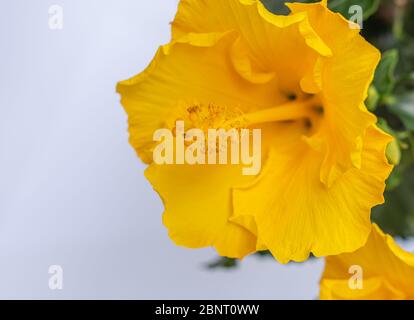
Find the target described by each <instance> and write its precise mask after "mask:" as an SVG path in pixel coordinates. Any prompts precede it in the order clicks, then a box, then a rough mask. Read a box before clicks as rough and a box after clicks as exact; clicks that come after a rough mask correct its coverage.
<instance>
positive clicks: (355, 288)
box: [320, 225, 414, 300]
mask: <svg viewBox="0 0 414 320" xmlns="http://www.w3.org/2000/svg"><path fill="white" fill-rule="evenodd" d="M356 272H359V273H360V274H359V275H357V274H356ZM350 273H351V274H353V276H352V275H351V274H350ZM351 276H352V277H351ZM357 278H358V279H357ZM356 281H360V285H358V284H357V283H356ZM320 297H321V299H347V300H351V299H361V300H368V299H375V300H389V299H398V300H401V299H410V300H412V299H414V254H412V253H409V252H406V251H404V250H403V249H401V248H400V247H399V246H398V245H397V244H396V243H395V241H394V240H393V239H392V237H391V236H389V235H385V234H384V233H383V232H382V231H381V229H380V228H379V227H378V226H377V225H374V227H373V228H372V233H371V235H370V237H369V239H368V242H367V244H366V245H365V246H364V247H362V248H361V249H359V250H357V251H355V252H354V253H344V254H341V255H338V256H332V257H327V258H326V265H325V272H324V274H323V277H322V280H321V294H320Z"/></svg>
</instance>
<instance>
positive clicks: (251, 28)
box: [172, 0, 332, 91]
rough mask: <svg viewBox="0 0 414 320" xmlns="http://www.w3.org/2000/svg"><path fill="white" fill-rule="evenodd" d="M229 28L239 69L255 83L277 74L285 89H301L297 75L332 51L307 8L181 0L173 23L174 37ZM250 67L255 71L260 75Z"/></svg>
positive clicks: (251, 1) (248, 1) (223, 0)
mask: <svg viewBox="0 0 414 320" xmlns="http://www.w3.org/2000/svg"><path fill="white" fill-rule="evenodd" d="M206 13H208V14H206ZM229 30H233V31H235V32H237V33H238V34H239V35H240V41H239V43H238V46H237V48H235V52H236V53H237V51H239V52H238V54H237V55H233V56H235V57H234V59H235V60H236V69H237V70H238V71H240V74H241V75H242V76H243V77H244V78H246V79H248V80H252V81H253V82H256V83H257V82H265V81H266V80H267V79H269V78H273V77H275V75H276V77H277V76H279V87H280V89H281V90H285V91H287V90H292V88H293V89H297V90H299V87H298V83H299V80H300V78H302V77H303V76H304V73H306V72H308V69H309V68H312V65H313V64H314V63H315V61H316V59H317V56H318V55H322V56H330V55H331V54H332V52H331V50H330V48H329V47H328V46H327V45H326V44H325V43H324V42H323V41H322V39H321V38H320V37H319V36H318V34H317V33H316V32H315V31H314V30H313V28H312V26H311V24H310V23H309V21H308V17H307V14H306V13H299V14H295V15H290V16H278V15H274V14H272V13H270V12H269V11H268V10H267V9H266V8H265V7H264V6H263V4H262V3H261V2H260V1H258V0H257V1H256V0H244V1H243V0H210V1H198V0H182V1H180V4H179V8H178V12H177V15H176V17H175V19H174V22H173V23H172V33H173V39H179V38H181V37H183V36H185V34H187V33H206V32H226V31H229ZM240 47H241V50H239V49H240ZM310 48H311V49H310ZM276 57H277V58H276ZM292 61H294V63H292ZM237 67H239V68H237ZM251 70H252V71H254V70H257V71H258V73H259V77H258V76H254V72H251ZM251 73H253V76H249V75H250V74H251ZM262 74H264V75H265V76H262Z"/></svg>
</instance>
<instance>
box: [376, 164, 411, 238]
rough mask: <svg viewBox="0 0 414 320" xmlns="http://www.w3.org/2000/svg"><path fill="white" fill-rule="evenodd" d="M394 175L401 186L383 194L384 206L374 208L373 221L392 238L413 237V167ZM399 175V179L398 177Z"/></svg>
mask: <svg viewBox="0 0 414 320" xmlns="http://www.w3.org/2000/svg"><path fill="white" fill-rule="evenodd" d="M399 168H400V166H399V167H396V169H397V171H396V173H395V175H396V178H397V179H399V178H401V176H403V179H401V184H400V185H399V186H398V187H397V188H395V189H393V190H391V191H389V192H387V193H386V194H385V204H384V205H383V206H381V207H376V208H375V209H374V211H373V219H374V221H375V222H377V223H378V224H379V225H380V227H381V228H382V229H383V230H384V231H385V232H387V233H390V234H392V235H394V236H400V237H410V236H414V197H413V195H414V167H412V166H411V167H410V168H409V169H407V170H406V171H404V173H399V172H398V169H399ZM398 175H400V177H398Z"/></svg>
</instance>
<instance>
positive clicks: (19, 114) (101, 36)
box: [0, 0, 323, 299]
mask: <svg viewBox="0 0 414 320" xmlns="http://www.w3.org/2000/svg"><path fill="white" fill-rule="evenodd" d="M53 4H58V5H61V6H62V7H63V10H64V22H63V23H64V27H63V30H60V31H53V30H50V29H49V27H48V19H49V15H48V9H49V6H51V5H53ZM176 5H177V1H176V0H151V1H142V0H104V1H102V0H66V1H65V0H60V1H55V2H53V1H45V0H7V1H6V0H1V1H0V66H1V67H0V298H53V299H60V298H80V299H83V298H115V299H118V298H126V299H134V298H136V299H146V298H167V299H182V298H185V299H199V298H215V299H221V298H228V299H241V298H252V299H254V298H260V299H267V298H269V299H277V298H281V299H290V298H299V299H315V298H316V297H317V296H318V281H319V277H320V274H321V272H322V268H323V261H321V260H319V261H312V262H308V263H305V264H292V265H289V266H282V265H279V264H277V263H276V262H274V261H273V260H272V259H270V258H267V259H259V258H257V257H250V258H247V259H246V260H245V261H244V263H243V264H242V265H241V267H240V268H239V269H237V270H232V271H210V270H206V268H205V264H206V263H208V262H210V261H211V260H213V259H214V258H215V257H216V255H215V253H214V251H213V250H212V249H204V250H189V249H184V248H180V247H176V246H174V245H173V244H172V242H171V241H170V240H169V239H168V236H167V232H166V230H165V228H164V227H163V226H162V224H161V214H162V210H163V208H162V204H161V201H160V199H159V198H158V196H157V194H156V193H155V192H153V190H152V188H151V186H150V185H149V183H148V182H147V181H146V180H145V178H144V176H143V170H144V166H143V165H142V164H141V163H140V161H139V160H138V158H137V157H136V156H135V153H134V151H133V149H132V148H131V147H130V146H129V145H128V136H127V123H126V120H127V119H126V115H125V113H124V111H123V109H122V108H121V106H120V104H119V97H118V95H117V94H116V93H115V85H116V82H117V81H119V80H123V79H126V78H128V77H130V76H132V75H134V74H136V73H138V72H139V71H141V70H142V69H143V68H145V67H146V65H147V64H148V63H149V61H150V60H151V58H152V56H153V55H154V53H155V51H156V49H157V47H158V46H159V45H160V44H163V43H166V42H167V41H168V39H169V32H170V26H169V22H170V21H171V20H172V19H173V17H174V13H175V10H176ZM53 264H58V265H61V266H62V267H63V269H64V283H63V286H64V287H63V290H61V291H52V290H50V289H49V287H48V280H49V274H48V268H49V266H50V265H53Z"/></svg>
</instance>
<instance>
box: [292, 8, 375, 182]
mask: <svg viewBox="0 0 414 320" xmlns="http://www.w3.org/2000/svg"><path fill="white" fill-rule="evenodd" d="M287 5H288V7H289V8H290V9H291V11H292V12H293V13H294V14H299V13H302V12H306V14H307V15H308V18H309V21H310V24H311V25H312V27H313V29H314V30H315V31H316V32H317V33H318V35H319V36H320V38H321V39H322V40H323V41H324V43H326V44H327V46H328V47H329V48H330V49H331V50H332V55H331V56H329V57H321V58H320V60H321V61H320V62H319V65H318V68H316V69H314V74H313V77H312V75H310V74H307V75H306V76H305V77H304V79H303V80H302V88H303V89H304V90H306V91H311V92H315V91H319V90H318V89H319V88H318V87H320V92H321V98H322V102H323V106H324V111H325V114H324V119H325V121H324V122H323V125H322V127H321V128H320V130H319V132H318V134H317V135H315V136H313V137H312V138H311V139H310V140H309V143H310V145H312V146H313V147H314V148H315V149H317V150H319V151H322V152H323V153H324V154H325V159H324V162H323V167H322V170H321V181H322V182H323V183H325V184H326V185H328V186H330V185H331V184H332V183H333V182H334V181H335V179H337V178H338V177H339V176H340V175H341V174H342V173H344V172H346V171H347V170H349V169H350V168H351V167H355V168H359V167H360V165H361V152H362V142H361V140H362V138H363V137H364V135H365V130H366V129H367V128H368V127H369V126H371V125H372V124H374V123H375V122H376V117H375V116H374V115H373V114H371V113H369V112H368V111H367V110H366V107H365V106H364V104H363V101H364V100H365V99H366V97H367V94H368V87H369V84H370V83H371V82H372V79H373V76H374V71H375V68H376V66H377V64H378V62H379V60H380V53H379V51H378V50H377V49H376V48H375V47H373V46H372V45H370V44H369V43H368V42H367V41H365V40H364V39H363V38H362V37H361V36H360V35H359V33H358V32H359V30H355V29H351V28H350V27H349V23H348V21H346V20H345V19H344V18H343V17H342V16H341V15H339V14H335V13H333V12H332V11H330V10H329V9H327V8H326V5H325V4H324V3H322V4H321V3H317V4H300V3H291V4H287ZM312 78H316V79H317V83H318V84H319V85H318V86H316V85H312V81H311V80H312ZM315 88H316V89H315Z"/></svg>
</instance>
